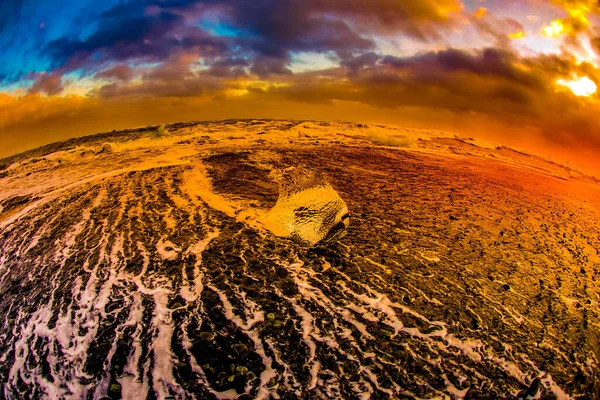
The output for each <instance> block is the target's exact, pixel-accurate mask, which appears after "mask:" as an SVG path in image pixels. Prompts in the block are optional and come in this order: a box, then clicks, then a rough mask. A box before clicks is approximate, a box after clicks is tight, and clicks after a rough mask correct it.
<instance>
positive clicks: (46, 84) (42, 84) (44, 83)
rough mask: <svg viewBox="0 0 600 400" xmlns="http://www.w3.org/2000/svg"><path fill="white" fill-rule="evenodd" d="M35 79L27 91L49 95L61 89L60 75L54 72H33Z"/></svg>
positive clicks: (57, 92) (59, 91)
mask: <svg viewBox="0 0 600 400" xmlns="http://www.w3.org/2000/svg"><path fill="white" fill-rule="evenodd" d="M33 77H35V81H34V83H33V85H32V86H31V88H30V89H29V91H28V92H29V93H45V94H47V95H49V96H51V95H55V94H59V93H61V92H62V91H63V89H64V87H63V83H62V77H61V76H60V75H56V74H34V75H33Z"/></svg>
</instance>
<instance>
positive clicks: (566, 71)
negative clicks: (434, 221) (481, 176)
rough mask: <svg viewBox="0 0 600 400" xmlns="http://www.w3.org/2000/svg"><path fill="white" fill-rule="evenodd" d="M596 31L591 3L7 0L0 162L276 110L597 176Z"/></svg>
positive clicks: (599, 14)
mask: <svg viewBox="0 0 600 400" xmlns="http://www.w3.org/2000/svg"><path fill="white" fill-rule="evenodd" d="M597 27H600V5H599V3H598V1H597V0H487V1H486V0H464V1H462V2H461V1H458V0H410V1H409V0H253V1H248V0H205V1H202V0H200V1H187V0H164V1H160V0H154V1H136V0H129V1H126V0H122V1H118V0H103V1H80V0H77V1H75V0H61V1H57V0H48V1H44V2H40V1H37V0H4V1H2V2H1V3H0V47H1V48H2V51H0V128H1V129H0V144H1V146H0V156H7V155H10V154H13V153H15V152H18V151H23V150H26V149H29V148H33V147H37V146H39V145H41V144H45V143H49V142H53V141H55V140H59V139H65V138H68V137H73V136H79V135H84V134H90V133H95V132H99V131H107V130H112V129H120V128H126V127H134V126H143V125H150V124H158V123H169V122H177V121H183V120H199V119H221V118H238V117H239V118H259V117H274V118H306V119H335V120H356V121H365V122H380V123H392V124H398V125H404V126H409V127H419V128H435V129H443V130H449V131H454V132H457V133H459V134H464V135H471V136H476V137H481V138H485V139H491V140H494V141H497V142H500V143H503V144H508V145H515V146H521V147H525V148H531V149H535V150H538V151H539V152H543V153H547V154H554V155H558V156H561V157H563V158H565V159H567V160H570V161H573V162H577V163H581V164H584V165H587V166H591V167H593V166H594V165H596V164H595V163H596V160H595V158H596V157H595V155H596V154H600V153H599V152H600V117H599V116H600V98H599V97H598V94H597V93H596V84H598V85H600V69H599V66H600V29H598V28H597ZM599 158H600V157H599ZM598 165H599V166H600V161H598Z"/></svg>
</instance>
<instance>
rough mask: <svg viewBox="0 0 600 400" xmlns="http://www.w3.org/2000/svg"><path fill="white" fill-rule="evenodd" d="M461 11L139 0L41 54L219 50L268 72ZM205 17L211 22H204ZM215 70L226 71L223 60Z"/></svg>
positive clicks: (422, 28)
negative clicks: (296, 58) (303, 56)
mask: <svg viewBox="0 0 600 400" xmlns="http://www.w3.org/2000/svg"><path fill="white" fill-rule="evenodd" d="M459 10H460V4H459V2H458V1H456V0H442V1H434V0H418V1H411V2H402V1H393V0H372V1H369V2H365V1H364V0H347V1H342V2H339V1H325V0H306V1H292V0H256V1H247V0H219V1H217V0H197V1H185V0H179V1H175V0H171V1H156V0H155V1H137V0H136V1H129V2H124V3H119V4H117V5H115V6H114V7H112V8H109V9H108V10H106V11H105V12H103V13H102V14H101V15H100V16H99V18H98V21H97V22H98V23H97V26H98V28H97V29H96V30H95V31H94V32H93V33H91V34H89V35H87V36H85V37H83V38H82V37H80V35H78V34H76V33H75V32H72V33H70V34H67V35H63V36H62V37H60V38H58V39H55V40H53V41H51V42H50V43H48V44H47V46H46V47H45V54H46V55H47V56H49V57H50V58H51V60H52V62H51V65H52V68H53V69H55V70H57V71H63V72H65V71H70V70H74V69H77V68H83V69H84V70H92V71H95V70H96V69H97V68H98V66H101V68H102V66H104V65H107V64H108V66H110V63H123V62H130V61H140V60H142V61H152V62H156V61H158V62H160V61H162V60H164V59H166V58H168V57H169V56H171V55H172V54H174V53H177V52H180V51H185V50H189V49H199V50H200V57H202V58H206V59H207V60H208V61H209V62H208V64H210V60H211V59H215V58H219V57H230V58H234V57H243V58H245V59H251V60H254V61H253V64H252V65H251V71H250V72H252V73H256V74H258V75H260V76H261V77H265V76H268V75H269V74H288V73H289V68H288V66H289V63H290V60H291V54H293V53H297V52H317V53H330V52H333V53H336V54H338V55H339V56H340V58H341V59H344V60H346V61H345V62H346V63H347V62H349V61H348V60H347V59H348V58H349V57H354V56H360V55H361V54H363V53H365V52H369V51H372V50H373V49H374V48H375V42H374V39H373V37H374V36H375V35H380V34H383V35H386V34H396V33H403V34H405V35H409V36H412V37H415V38H418V39H421V40H427V39H430V38H434V37H437V34H438V31H439V29H445V28H446V27H449V26H452V23H453V19H452V15H453V13H455V12H457V11H459ZM207 16H210V17H211V18H212V20H211V21H212V22H211V24H212V25H213V26H209V27H207V26H205V25H203V22H206V21H205V18H206V17H207ZM209 25H210V24H209ZM211 28H214V29H211ZM226 30H229V31H230V32H232V33H223V32H224V31H226ZM348 54H349V55H350V56H348ZM369 57H372V56H369ZM277 60H279V61H277ZM347 65H349V64H347ZM215 71H216V72H220V73H227V71H224V70H223V68H222V67H215ZM234 73H236V74H237V73H239V69H238V70H237V71H235V72H234Z"/></svg>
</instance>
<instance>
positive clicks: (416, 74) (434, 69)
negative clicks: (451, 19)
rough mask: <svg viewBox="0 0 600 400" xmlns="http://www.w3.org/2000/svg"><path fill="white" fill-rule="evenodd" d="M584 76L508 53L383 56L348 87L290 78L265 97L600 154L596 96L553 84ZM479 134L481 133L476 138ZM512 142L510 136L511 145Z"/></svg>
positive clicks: (551, 59) (589, 68) (547, 60)
mask: <svg viewBox="0 0 600 400" xmlns="http://www.w3.org/2000/svg"><path fill="white" fill-rule="evenodd" d="M574 76H588V77H589V78H590V79H592V80H593V81H595V82H596V83H598V82H600V79H599V78H600V73H599V71H598V70H597V69H596V68H595V67H594V66H593V65H591V64H588V63H578V62H577V60H576V59H574V58H568V57H566V56H563V57H561V56H557V55H542V56H536V57H521V56H519V55H518V54H517V53H515V52H512V51H508V50H505V49H494V48H488V49H485V50H482V51H463V50H457V49H448V50H443V51H438V52H429V53H425V54H419V55H415V56H412V57H394V56H385V57H383V58H381V59H380V60H379V61H378V62H377V63H375V64H373V65H372V66H371V67H370V68H366V69H359V70H356V72H355V73H354V74H350V75H349V76H348V79H346V80H339V79H331V78H329V77H321V78H317V77H315V75H314V73H313V74H312V75H311V77H310V78H306V79H305V78H304V77H300V76H299V77H295V78H294V79H295V81H294V83H292V84H290V85H286V86H281V87H271V88H268V89H267V90H266V91H264V92H263V94H264V95H266V96H267V95H271V96H278V97H280V98H283V99H286V100H292V101H299V102H321V103H323V102H329V103H332V102H335V101H354V102H360V103H363V104H369V105H374V106H377V107H381V108H387V109H390V110H401V109H403V108H409V107H419V108H421V109H429V110H432V112H441V111H443V112H447V113H450V114H451V115H455V116H457V118H463V119H466V120H468V119H473V120H477V119H479V120H481V119H487V120H491V121H495V122H496V123H498V124H501V125H503V126H505V127H506V128H507V131H506V132H505V134H504V137H505V139H508V140H511V133H510V132H511V131H512V132H514V135H518V134H519V132H522V131H523V129H524V128H525V127H526V128H527V129H533V130H535V131H536V132H538V133H539V135H540V138H541V139H542V140H544V141H546V142H547V143H552V144H556V145H560V146H564V147H572V148H576V147H578V146H582V144H585V145H586V146H591V147H593V148H596V149H598V150H600V133H599V132H600V121H599V120H598V119H597V117H596V116H597V115H598V113H599V112H600V103H599V101H598V98H597V95H593V96H592V97H591V98H580V97H577V96H575V95H574V94H573V93H572V92H570V91H568V90H563V89H561V88H560V87H559V86H558V85H557V84H556V81H557V80H559V79H567V80H568V79H571V78H572V77H574ZM480 134H481V133H480ZM483 134H485V133H483ZM512 139H515V136H513V137H512Z"/></svg>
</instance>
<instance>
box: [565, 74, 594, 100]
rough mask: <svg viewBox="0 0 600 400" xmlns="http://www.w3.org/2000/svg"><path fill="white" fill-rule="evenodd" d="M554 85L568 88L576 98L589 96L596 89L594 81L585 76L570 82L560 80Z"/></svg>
mask: <svg viewBox="0 0 600 400" xmlns="http://www.w3.org/2000/svg"><path fill="white" fill-rule="evenodd" d="M556 83H558V84H559V85H561V86H565V87H568V88H569V89H571V91H572V92H573V93H574V94H575V95H576V96H586V97H587V96H591V95H593V94H594V93H596V90H597V89H598V87H597V86H596V84H595V83H594V81H592V80H591V79H590V78H588V77H587V76H584V77H582V78H578V79H572V80H564V79H560V80H558V81H557V82H556Z"/></svg>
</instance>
